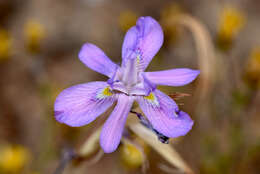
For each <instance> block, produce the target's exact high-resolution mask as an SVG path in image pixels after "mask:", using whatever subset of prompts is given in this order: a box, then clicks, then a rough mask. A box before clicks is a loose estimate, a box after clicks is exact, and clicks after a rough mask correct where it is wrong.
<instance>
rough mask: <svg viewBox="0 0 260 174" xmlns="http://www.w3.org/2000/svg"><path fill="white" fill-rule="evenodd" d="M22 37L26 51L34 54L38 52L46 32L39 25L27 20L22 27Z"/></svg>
mask: <svg viewBox="0 0 260 174" xmlns="http://www.w3.org/2000/svg"><path fill="white" fill-rule="evenodd" d="M24 35H25V39H26V46H27V49H28V50H29V51H30V52H32V53H36V52H38V51H39V50H40V45H41V41H42V40H43V39H44V38H45V35H46V32H45V28H44V26H43V25H42V24H41V23H39V22H37V21H35V20H29V21H28V22H27V23H26V24H25V26H24Z"/></svg>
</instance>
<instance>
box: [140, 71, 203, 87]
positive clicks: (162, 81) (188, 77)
mask: <svg viewBox="0 0 260 174" xmlns="http://www.w3.org/2000/svg"><path fill="white" fill-rule="evenodd" d="M199 73H200V71H199V70H192V69H188V68H178V69H171V70H165V71H155V72H145V73H144V76H145V77H146V78H147V79H148V80H149V81H150V82H152V83H154V84H156V85H166V86H183V85H186V84H188V83H190V82H192V81H193V80H194V79H195V78H196V77H197V76H198V75H199Z"/></svg>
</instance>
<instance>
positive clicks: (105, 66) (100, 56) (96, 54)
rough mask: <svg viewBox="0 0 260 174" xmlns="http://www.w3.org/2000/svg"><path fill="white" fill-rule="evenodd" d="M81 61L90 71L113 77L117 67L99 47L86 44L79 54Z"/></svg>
mask: <svg viewBox="0 0 260 174" xmlns="http://www.w3.org/2000/svg"><path fill="white" fill-rule="evenodd" d="M79 59H80V60H81V61H82V62H83V63H84V64H85V65H86V66H87V67H89V68H90V69H92V70H94V71H97V72H99V73H101V74H104V75H106V76H108V77H112V76H113V74H114V72H115V71H116V69H117V67H118V66H117V65H116V64H115V63H114V62H112V61H111V60H110V59H109V58H108V57H107V56H106V54H105V53H104V52H103V51H102V50H101V49H100V48H98V47H97V46H95V45H93V44H90V43H86V44H84V45H83V46H82V48H81V50H80V52H79Z"/></svg>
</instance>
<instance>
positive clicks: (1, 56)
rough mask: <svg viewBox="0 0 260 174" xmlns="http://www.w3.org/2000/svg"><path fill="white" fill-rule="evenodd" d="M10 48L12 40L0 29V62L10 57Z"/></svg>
mask: <svg viewBox="0 0 260 174" xmlns="http://www.w3.org/2000/svg"><path fill="white" fill-rule="evenodd" d="M11 47H12V40H11V38H10V35H9V34H8V32H7V31H6V30H4V29H0V61H3V60H6V59H8V58H9V57H10V54H11Z"/></svg>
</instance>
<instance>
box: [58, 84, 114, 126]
mask: <svg viewBox="0 0 260 174" xmlns="http://www.w3.org/2000/svg"><path fill="white" fill-rule="evenodd" d="M114 100H115V98H114V97H113V95H112V93H111V92H110V91H109V88H108V84H107V83H106V82H90V83H85V84H80V85H75V86H72V87H70V88H67V89H65V90H64V91H62V92H61V93H60V95H59V96H58V97H57V98H56V101H55V105H54V114H55V118H56V120H57V121H59V122H61V123H65V124H67V125H69V126H73V127H78V126H83V125H86V124H88V123H90V122H92V121H93V120H95V119H96V118H97V117H98V116H99V115H100V114H102V113H103V112H105V111H106V110H107V109H108V108H109V107H110V106H111V105H112V104H113V102H114Z"/></svg>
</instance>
